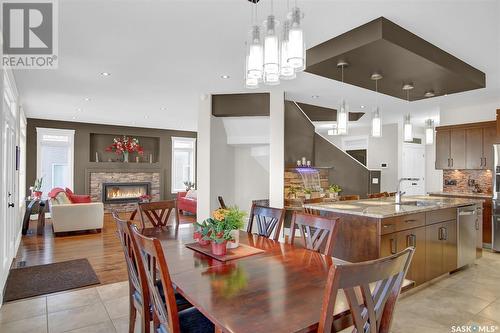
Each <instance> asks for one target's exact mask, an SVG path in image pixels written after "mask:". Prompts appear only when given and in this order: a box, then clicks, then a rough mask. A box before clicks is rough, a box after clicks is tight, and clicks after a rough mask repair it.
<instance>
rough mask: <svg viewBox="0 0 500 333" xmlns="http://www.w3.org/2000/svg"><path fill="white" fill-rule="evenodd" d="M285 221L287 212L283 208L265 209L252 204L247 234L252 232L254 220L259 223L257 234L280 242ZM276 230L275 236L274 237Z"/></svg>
mask: <svg viewBox="0 0 500 333" xmlns="http://www.w3.org/2000/svg"><path fill="white" fill-rule="evenodd" d="M284 219H285V210H284V209H281V208H273V207H263V206H258V205H256V204H252V209H251V210H250V217H249V218H248V226H247V232H252V228H253V222H254V220H255V221H256V222H257V234H259V235H260V236H264V237H267V238H272V239H274V240H278V238H279V235H280V230H281V225H282V224H283V220H284ZM273 230H274V235H273Z"/></svg>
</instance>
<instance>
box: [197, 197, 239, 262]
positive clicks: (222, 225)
mask: <svg viewBox="0 0 500 333" xmlns="http://www.w3.org/2000/svg"><path fill="white" fill-rule="evenodd" d="M244 216H245V213H244V212H241V211H240V210H239V209H238V208H237V207H231V208H229V209H223V208H219V209H216V210H215V211H214V212H213V213H212V217H211V218H208V219H206V220H205V222H206V223H207V225H209V226H210V231H209V234H208V235H207V236H205V237H203V238H204V239H209V240H210V244H211V245H212V253H213V254H215V255H218V256H224V255H226V253H227V243H228V242H231V241H233V242H234V241H235V240H236V239H235V237H236V236H235V232H234V231H235V230H236V231H237V230H239V229H240V228H241V227H243V217H244ZM238 235H239V233H238Z"/></svg>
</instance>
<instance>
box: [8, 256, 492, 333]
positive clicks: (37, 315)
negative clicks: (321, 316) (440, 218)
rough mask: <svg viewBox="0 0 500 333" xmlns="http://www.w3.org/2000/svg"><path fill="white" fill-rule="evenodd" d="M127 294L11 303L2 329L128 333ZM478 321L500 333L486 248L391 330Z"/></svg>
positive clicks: (402, 304)
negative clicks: (466, 267) (481, 256)
mask: <svg viewBox="0 0 500 333" xmlns="http://www.w3.org/2000/svg"><path fill="white" fill-rule="evenodd" d="M127 295H128V284H127V282H120V283H114V284H108V285H104V286H99V287H95V288H87V289H81V290H76V291H70V292H63V293H58V294H53V295H48V296H46V297H37V298H32V299H27V300H22V301H17V302H11V303H7V304H5V305H4V306H3V307H2V308H1V309H0V332H2V333H14V332H15V333H22V332H30V333H33V332H36V333H61V332H73V333H108V332H110V333H114V332H117V333H121V332H124V333H126V332H128V298H127ZM474 324H475V325H488V326H492V328H490V330H489V331H488V332H490V333H492V332H499V333H500V329H499V328H498V327H500V253H497V254H494V253H489V252H485V253H484V256H483V258H482V259H480V260H478V261H477V264H476V265H474V266H473V267H469V268H468V269H465V270H463V271H460V272H457V273H455V274H453V275H451V276H449V277H445V278H442V279H439V280H438V281H435V282H434V283H432V284H430V285H429V286H427V287H425V288H422V289H419V290H415V291H412V292H409V293H408V294H406V295H404V296H403V297H402V298H401V299H400V300H399V302H398V305H397V307H396V315H395V319H394V323H393V326H392V332H393V333H414V332H415V333H416V332H419V333H420V332H425V333H434V332H436V333H448V332H452V325H474ZM136 332H139V330H138V327H137V326H136ZM473 332H474V331H473Z"/></svg>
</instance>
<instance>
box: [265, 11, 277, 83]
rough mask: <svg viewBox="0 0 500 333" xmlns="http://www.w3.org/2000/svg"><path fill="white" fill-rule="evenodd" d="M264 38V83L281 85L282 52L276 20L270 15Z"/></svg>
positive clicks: (266, 23)
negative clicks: (280, 50)
mask: <svg viewBox="0 0 500 333" xmlns="http://www.w3.org/2000/svg"><path fill="white" fill-rule="evenodd" d="M265 27H266V32H265V36H264V83H266V84H279V74H280V59H279V57H280V52H279V38H278V35H277V34H276V20H275V18H274V15H269V16H268V17H267V20H266V22H265Z"/></svg>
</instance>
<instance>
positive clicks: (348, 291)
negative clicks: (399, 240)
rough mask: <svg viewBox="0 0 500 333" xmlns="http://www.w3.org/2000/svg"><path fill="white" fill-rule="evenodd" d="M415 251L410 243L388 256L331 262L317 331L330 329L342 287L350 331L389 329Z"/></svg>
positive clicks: (366, 332)
mask: <svg viewBox="0 0 500 333" xmlns="http://www.w3.org/2000/svg"><path fill="white" fill-rule="evenodd" d="M414 251H415V249H414V248H413V247H409V248H407V249H405V250H403V251H401V252H399V253H396V254H394V255H392V256H390V257H385V258H381V259H377V260H372V261H366V262H360V263H355V264H344V265H332V266H331V267H330V271H329V272H328V278H327V282H326V288H325V294H324V296H323V305H322V309H321V315H320V320H319V326H318V332H319V333H330V332H332V325H333V320H334V316H333V310H334V307H335V301H336V299H337V295H338V293H339V291H340V290H343V291H344V295H345V297H346V299H347V302H348V304H349V308H350V311H351V316H352V320H353V323H354V329H353V332H359V333H361V332H363V333H389V330H390V327H391V322H392V317H393V315H394V308H395V305H396V301H397V299H398V296H399V294H400V292H401V286H402V284H403V281H404V278H405V276H406V272H407V271H408V267H409V266H410V263H411V259H412V257H413V253H414ZM370 284H372V285H373V286H374V287H373V289H371V288H370Z"/></svg>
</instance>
